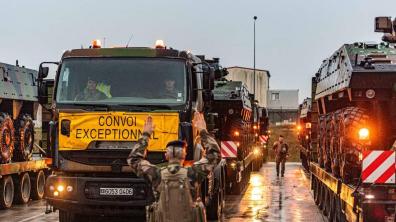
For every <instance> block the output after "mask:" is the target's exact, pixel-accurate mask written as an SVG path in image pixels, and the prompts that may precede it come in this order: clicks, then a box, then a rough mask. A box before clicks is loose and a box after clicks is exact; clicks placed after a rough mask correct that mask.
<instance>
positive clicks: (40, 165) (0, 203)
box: [0, 62, 49, 208]
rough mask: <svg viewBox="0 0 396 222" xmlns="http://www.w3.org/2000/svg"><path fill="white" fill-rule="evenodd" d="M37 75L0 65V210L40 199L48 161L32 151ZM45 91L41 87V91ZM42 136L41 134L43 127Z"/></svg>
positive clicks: (26, 70)
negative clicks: (15, 203)
mask: <svg viewBox="0 0 396 222" xmlns="http://www.w3.org/2000/svg"><path fill="white" fill-rule="evenodd" d="M37 84H38V83H37V71H35V70H32V69H27V68H25V67H21V66H19V65H18V62H17V65H10V64H5V63H0V148H1V152H0V178H1V179H0V207H1V208H9V207H11V206H12V204H13V201H14V200H15V202H18V203H27V202H28V201H29V200H30V198H33V199H41V198H43V196H44V183H45V176H46V174H48V172H49V170H48V168H47V162H48V159H45V158H44V156H43V153H44V154H45V150H42V149H39V150H41V152H33V150H34V138H35V131H34V123H33V120H36V117H37V114H39V113H38V107H39V102H38V99H37V92H38V87H37ZM44 88H45V87H44ZM43 129H44V133H45V127H44V128H43Z"/></svg>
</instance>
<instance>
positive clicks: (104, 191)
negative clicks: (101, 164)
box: [99, 188, 133, 196]
mask: <svg viewBox="0 0 396 222" xmlns="http://www.w3.org/2000/svg"><path fill="white" fill-rule="evenodd" d="M99 194H100V195H103V196H132V195H133V188H100V192H99Z"/></svg>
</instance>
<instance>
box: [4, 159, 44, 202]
mask: <svg viewBox="0 0 396 222" xmlns="http://www.w3.org/2000/svg"><path fill="white" fill-rule="evenodd" d="M50 163H51V159H49V158H44V157H42V156H41V155H34V156H33V157H32V160H29V161H23V162H11V163H6V164H1V165H0V178H1V179H0V188H1V189H0V207H1V208H3V209H7V208H10V207H12V204H13V203H14V202H16V203H27V202H28V201H29V200H30V199H33V200H38V199H42V198H43V197H44V188H45V178H46V175H48V174H49V172H50V171H49V168H48V164H50Z"/></svg>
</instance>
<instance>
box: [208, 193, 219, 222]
mask: <svg viewBox="0 0 396 222" xmlns="http://www.w3.org/2000/svg"><path fill="white" fill-rule="evenodd" d="M220 199H221V198H220V190H219V192H217V194H216V195H215V196H214V197H213V199H212V200H211V201H210V204H209V206H208V207H207V208H206V216H207V218H208V219H209V220H220V218H221V211H222V209H221V200H220Z"/></svg>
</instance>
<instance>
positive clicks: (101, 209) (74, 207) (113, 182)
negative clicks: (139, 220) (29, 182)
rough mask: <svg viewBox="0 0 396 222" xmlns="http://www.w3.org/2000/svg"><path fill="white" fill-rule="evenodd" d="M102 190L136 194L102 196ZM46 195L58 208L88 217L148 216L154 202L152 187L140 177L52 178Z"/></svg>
mask: <svg viewBox="0 0 396 222" xmlns="http://www.w3.org/2000/svg"><path fill="white" fill-rule="evenodd" d="M60 186H61V187H63V189H62V188H61V189H59V188H60ZM100 188H133V195H112V196H110V195H101V194H100ZM45 192H46V199H47V201H48V203H49V204H50V205H52V206H53V207H55V208H56V209H60V210H64V211H68V212H73V213H77V214H78V213H83V214H85V215H102V216H114V215H117V216H120V215H125V216H127V215H129V216H131V215H144V214H145V206H147V205H149V204H150V203H152V201H153V194H152V190H151V187H150V186H149V185H148V184H147V183H146V182H145V181H144V180H143V179H140V178H104V177H69V176H58V175H51V176H49V177H48V179H47V183H46V189H45Z"/></svg>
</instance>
